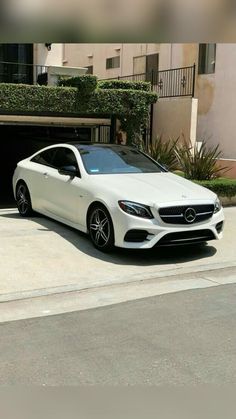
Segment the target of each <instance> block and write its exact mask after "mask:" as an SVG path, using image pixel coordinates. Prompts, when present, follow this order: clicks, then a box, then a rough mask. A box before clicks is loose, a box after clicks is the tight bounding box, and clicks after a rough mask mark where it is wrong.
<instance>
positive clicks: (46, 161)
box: [31, 148, 55, 166]
mask: <svg viewBox="0 0 236 419" xmlns="http://www.w3.org/2000/svg"><path fill="white" fill-rule="evenodd" d="M54 154H55V148H50V149H49V150H46V151H43V152H42V153H39V154H37V155H36V156H34V157H33V158H32V159H31V161H33V162H34V163H38V164H43V165H44V166H52V159H53V156H54Z"/></svg>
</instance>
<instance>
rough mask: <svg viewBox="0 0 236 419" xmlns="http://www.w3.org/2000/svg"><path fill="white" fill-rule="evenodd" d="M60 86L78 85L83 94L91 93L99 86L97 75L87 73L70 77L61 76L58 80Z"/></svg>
mask: <svg viewBox="0 0 236 419" xmlns="http://www.w3.org/2000/svg"><path fill="white" fill-rule="evenodd" d="M58 86H63V87H76V88H77V89H79V92H80V93H81V94H84V95H86V94H91V93H92V92H93V91H94V90H95V89H96V87H97V77H96V76H92V75H91V74H87V75H84V76H76V77H69V78H66V79H65V78H61V79H59V81H58Z"/></svg>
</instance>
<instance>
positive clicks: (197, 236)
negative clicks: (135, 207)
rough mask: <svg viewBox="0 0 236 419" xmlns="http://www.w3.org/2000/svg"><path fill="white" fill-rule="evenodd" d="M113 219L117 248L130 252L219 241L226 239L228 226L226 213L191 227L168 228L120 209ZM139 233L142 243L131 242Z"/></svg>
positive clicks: (159, 222) (173, 225)
mask: <svg viewBox="0 0 236 419" xmlns="http://www.w3.org/2000/svg"><path fill="white" fill-rule="evenodd" d="M112 218H113V224H114V229H115V245H116V246H117V247H123V248H126V249H150V248H152V247H154V246H169V245H180V244H190V243H191V244H192V243H199V242H204V241H209V240H214V239H215V240H219V239H221V238H222V230H223V224H224V213H223V210H222V209H221V210H220V211H219V212H218V213H216V214H213V216H212V217H211V218H210V219H208V220H206V221H203V222H198V223H195V224H191V225H186V224H184V225H183V224H181V225H180V224H178V225H175V224H167V223H164V222H162V221H160V220H157V219H156V218H153V219H151V220H148V219H143V218H139V217H134V216H131V215H128V214H126V213H124V212H123V211H122V210H120V209H116V211H115V214H113V217H112ZM217 230H218V231H217ZM135 231H138V232H139V236H140V240H142V241H128V240H130V237H132V234H133V235H134V236H135ZM142 232H143V234H142ZM145 232H146V233H147V234H145ZM142 236H143V237H142ZM136 239H137V237H136Z"/></svg>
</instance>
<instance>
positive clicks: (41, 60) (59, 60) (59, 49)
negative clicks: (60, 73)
mask: <svg viewBox="0 0 236 419" xmlns="http://www.w3.org/2000/svg"><path fill="white" fill-rule="evenodd" d="M34 64H39V65H45V66H49V65H56V66H58V65H62V64H63V44H52V45H51V51H48V50H47V48H46V47H45V44H34Z"/></svg>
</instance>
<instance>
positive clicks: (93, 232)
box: [88, 205, 114, 252]
mask: <svg viewBox="0 0 236 419" xmlns="http://www.w3.org/2000/svg"><path fill="white" fill-rule="evenodd" d="M88 229H89V235H90V238H91V240H92V242H93V245H94V246H95V247H96V248H97V249H98V250H101V251H103V252H110V251H111V250H112V249H113V248H114V228H113V224H112V219H111V216H110V214H109V212H108V211H107V209H106V208H105V207H103V206H102V205H97V206H96V207H94V208H93V209H92V211H91V212H90V214H89V222H88Z"/></svg>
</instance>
